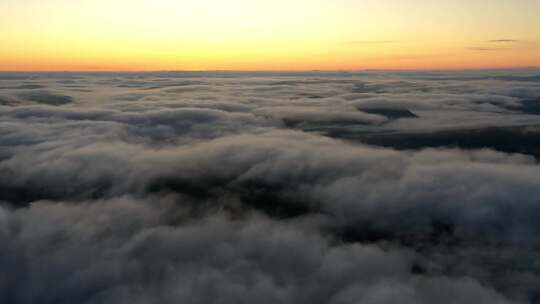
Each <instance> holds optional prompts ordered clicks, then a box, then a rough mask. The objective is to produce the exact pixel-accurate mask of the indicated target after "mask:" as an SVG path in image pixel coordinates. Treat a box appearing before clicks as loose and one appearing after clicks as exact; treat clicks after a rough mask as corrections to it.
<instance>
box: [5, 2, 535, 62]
mask: <svg viewBox="0 0 540 304" xmlns="http://www.w3.org/2000/svg"><path fill="white" fill-rule="evenodd" d="M538 12H540V1H537V0H514V1H508V0H476V1H470V0H455V1H433V0H272V1H264V0H228V1H225V0H129V1H128V0H116V1H110V0H107V1H106V0H0V37H2V43H1V44H0V70H3V71H24V70H31V71H40V70H55V71H57V70H60V71H63V70H97V71H99V70H128V71H144V70H358V69H475V68H505V67H533V66H535V67H538V66H540V56H539V55H538V54H540V18H538Z"/></svg>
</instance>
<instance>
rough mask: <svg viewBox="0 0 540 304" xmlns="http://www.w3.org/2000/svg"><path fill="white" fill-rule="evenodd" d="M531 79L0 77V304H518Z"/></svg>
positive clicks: (526, 264)
mask: <svg viewBox="0 0 540 304" xmlns="http://www.w3.org/2000/svg"><path fill="white" fill-rule="evenodd" d="M538 75H540V73H539V72H538V71H537V70H510V71H479V72H452V73H447V72H391V71H379V72H369V73H368V72H364V73H307V72H306V73H292V74H284V73H232V72H223V73H220V72H216V73H189V72H187V73H184V74H183V73H172V72H171V73H104V74H99V73H97V74H91V73H86V74H85V73H81V74H66V73H59V74H54V73H53V74H6V75H5V76H4V75H1V76H2V77H3V78H1V79H0V81H1V82H2V83H0V87H1V89H0V202H2V203H1V204H0V248H2V251H1V252H0V270H1V271H0V302H2V303H14V304H16V303H73V302H76V303H118V302H120V303H124V302H129V303H179V302H181V303H212V302H219V303H253V302H268V303H388V302H395V301H396V299H399V302H401V303H434V302H437V303H535V302H538V301H539V300H540V293H539V292H538V290H540V286H539V285H538V282H539V281H540V279H539V278H540V266H539V264H538V260H539V259H540V251H539V250H538V248H539V247H538V246H539V245H540V238H539V236H540V224H539V223H538V221H537V219H538V217H540V208H539V206H538V199H537V198H538V197H539V195H540V190H539V189H540V167H539V166H538V162H537V159H538V158H539V157H540V154H539V153H538V151H539V149H540V146H539V145H538V142H540V138H539V136H538V134H539V130H540V127H539V126H540V116H539V115H538V104H540V102H539V98H540V82H539V81H538ZM21 81H24V83H22V82H21ZM81 88H84V89H83V90H81ZM67 100H69V101H67ZM66 101H67V102H66Z"/></svg>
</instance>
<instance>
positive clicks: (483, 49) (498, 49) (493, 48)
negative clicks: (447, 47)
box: [467, 46, 507, 52]
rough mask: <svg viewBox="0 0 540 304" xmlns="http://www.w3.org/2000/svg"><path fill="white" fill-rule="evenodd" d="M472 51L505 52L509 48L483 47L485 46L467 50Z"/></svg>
mask: <svg viewBox="0 0 540 304" xmlns="http://www.w3.org/2000/svg"><path fill="white" fill-rule="evenodd" d="M467 49H468V50H471V51H481V52H491V51H503V50H507V48H496V47H483V46H473V47H470V48H467Z"/></svg>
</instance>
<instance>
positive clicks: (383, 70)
mask: <svg viewBox="0 0 540 304" xmlns="http://www.w3.org/2000/svg"><path fill="white" fill-rule="evenodd" d="M534 69H540V66H524V67H521V66H514V67H512V66H510V67H485V68H474V67H473V68H418V69H410V68H403V69H401V68H391V69H385V68H382V69H376V68H368V69H335V70H334V69H309V70H233V69H231V70H229V69H210V70H182V69H171V70H169V69H156V70H122V69H118V70H115V69H110V70H109V69H99V70H92V69H88V70H87V69H80V70H79V69H72V70H71V69H66V70H1V69H0V73H361V72H459V71H471V72H472V71H496V70H534Z"/></svg>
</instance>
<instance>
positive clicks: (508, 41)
mask: <svg viewBox="0 0 540 304" xmlns="http://www.w3.org/2000/svg"><path fill="white" fill-rule="evenodd" d="M487 42H490V43H518V42H521V40H517V39H493V40H488V41H487Z"/></svg>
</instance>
